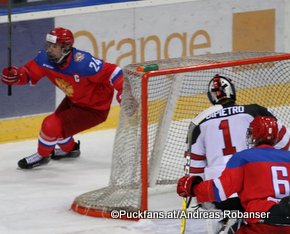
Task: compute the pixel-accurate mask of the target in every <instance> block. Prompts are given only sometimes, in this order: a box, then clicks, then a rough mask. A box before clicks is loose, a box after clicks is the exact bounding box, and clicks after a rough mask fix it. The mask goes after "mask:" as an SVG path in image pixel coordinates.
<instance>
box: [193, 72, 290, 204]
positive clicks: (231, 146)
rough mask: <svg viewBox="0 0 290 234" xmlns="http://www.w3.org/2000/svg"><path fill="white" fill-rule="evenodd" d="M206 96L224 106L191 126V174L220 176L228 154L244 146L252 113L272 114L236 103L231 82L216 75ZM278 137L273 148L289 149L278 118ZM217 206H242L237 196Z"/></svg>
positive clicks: (244, 147) (282, 126) (286, 132)
mask: <svg viewBox="0 0 290 234" xmlns="http://www.w3.org/2000/svg"><path fill="white" fill-rule="evenodd" d="M208 98H209V100H210V102H211V103H212V104H221V105H222V106H223V109H222V110H220V111H218V112H215V113H214V114H212V115H210V116H209V117H207V118H206V119H205V120H204V121H203V122H201V123H200V124H199V126H197V127H196V128H195V129H194V132H193V135H192V139H193V144H192V147H191V165H190V166H191V167H190V174H191V175H196V176H200V177H201V178H203V179H214V178H217V177H219V176H220V174H221V172H222V170H223V169H224V168H225V165H226V163H227V161H228V160H229V159H230V158H231V156H232V155H233V154H234V153H236V152H239V151H241V150H244V149H247V143H246V138H245V136H246V131H247V128H248V126H249V124H250V122H251V121H252V120H253V119H254V117H255V116H258V115H260V116H273V114H272V113H271V112H270V111H268V110H267V109H266V108H265V107H263V106H260V105H257V104H250V105H237V104H236V91H235V86H234V84H233V83H232V81H231V80H230V79H229V78H227V77H224V76H221V75H218V74H217V75H215V76H214V77H213V78H212V79H211V80H210V82H209V85H208ZM278 129H279V138H278V140H277V142H276V144H275V148H278V149H286V150H287V149H289V144H290V140H289V137H290V136H289V131H288V130H287V129H286V127H285V126H284V125H283V124H281V123H280V122H279V121H278ZM215 205H216V208H218V209H241V210H242V209H243V208H242V207H241V206H240V203H239V199H238V198H236V197H235V195H233V198H230V199H228V200H227V201H224V202H220V203H216V204H215Z"/></svg>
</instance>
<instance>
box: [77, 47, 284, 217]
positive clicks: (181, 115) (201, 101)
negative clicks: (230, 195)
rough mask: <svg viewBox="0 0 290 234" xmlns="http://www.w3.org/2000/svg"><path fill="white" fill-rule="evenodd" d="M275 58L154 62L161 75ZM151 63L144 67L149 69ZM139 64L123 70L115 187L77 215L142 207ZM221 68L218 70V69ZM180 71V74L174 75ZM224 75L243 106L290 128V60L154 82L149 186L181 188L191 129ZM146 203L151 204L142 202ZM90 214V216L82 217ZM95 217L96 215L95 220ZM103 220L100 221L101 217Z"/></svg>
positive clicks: (85, 200) (81, 204) (82, 200)
mask: <svg viewBox="0 0 290 234" xmlns="http://www.w3.org/2000/svg"><path fill="white" fill-rule="evenodd" d="M276 55H279V54H278V53H273V52H240V53H238V52H237V53H222V54H209V55H203V56H195V57H190V58H179V59H164V60H159V61H151V62H150V63H156V64H158V66H159V70H163V69H170V68H183V67H187V66H197V65H208V64H224V63H223V62H227V61H236V60H246V59H249V58H260V57H265V56H276ZM146 64H149V63H143V64H142V65H146ZM139 65H140V64H135V65H129V66H127V67H126V68H125V69H124V74H125V81H124V93H123V96H122V106H121V113H120V119H119V125H118V128H117V133H116V136H115V142H114V150H113V161H112V169H111V177H110V184H109V186H108V187H106V188H102V189H99V190H96V191H92V192H89V193H86V194H83V195H80V196H79V197H77V198H76V199H75V201H74V204H73V209H74V210H76V211H78V212H80V210H81V209H83V210H82V211H84V210H90V211H94V210H95V211H101V212H109V211H111V210H114V209H125V210H138V209H140V204H141V193H142V191H141V184H142V178H141V167H142V165H141V139H142V137H143V135H142V131H141V120H142V118H143V117H144V115H143V113H142V108H141V95H142V93H141V82H142V75H143V74H144V73H142V72H136V68H137V67H138V66H139ZM217 67H218V66H217ZM176 71H178V69H175V72H176ZM217 73H218V74H220V75H222V76H226V77H229V78H231V79H232V81H233V83H234V84H235V87H236V91H237V103H238V104H252V103H257V104H260V105H262V106H266V107H268V108H269V109H270V110H272V111H273V112H274V114H275V115H276V116H277V117H278V118H279V119H280V120H281V121H282V122H283V123H284V124H286V125H287V126H288V127H289V126H290V119H289V113H290V57H289V60H278V61H272V62H264V63H254V64H249V65H239V66H228V67H219V68H211V69H204V68H202V70H196V71H187V72H182V73H180V72H178V73H174V71H173V72H172V73H170V74H168V75H161V76H153V77H150V78H149V81H148V86H147V87H148V92H147V95H148V98H147V101H148V116H147V117H148V125H147V130H148V155H147V159H148V177H149V179H148V184H149V185H150V186H155V185H156V184H158V186H159V187H160V186H162V185H163V184H172V183H176V181H177V179H178V178H180V177H181V176H182V175H183V174H184V171H183V165H184V150H185V147H186V146H185V139H186V133H187V128H188V125H189V122H190V119H192V118H193V117H194V116H195V115H197V114H198V113H200V112H201V111H202V110H204V109H205V108H207V107H209V106H210V105H211V104H210V102H209V101H208V99H207V95H206V92H207V85H208V82H209V80H210V79H211V78H212V77H213V76H214V75H215V74H217ZM143 199H147V198H143ZM80 213H85V212H80ZM91 215H94V216H95V214H94V213H93V214H91ZM96 216H99V215H96Z"/></svg>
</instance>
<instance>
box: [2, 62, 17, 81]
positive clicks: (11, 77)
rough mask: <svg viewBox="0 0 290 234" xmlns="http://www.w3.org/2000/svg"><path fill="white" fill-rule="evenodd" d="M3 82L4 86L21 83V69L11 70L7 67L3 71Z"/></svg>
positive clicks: (13, 67)
mask: <svg viewBox="0 0 290 234" xmlns="http://www.w3.org/2000/svg"><path fill="white" fill-rule="evenodd" d="M1 80H2V82H3V83H4V84H7V85H12V84H14V83H16V82H18V81H19V68H18V67H15V66H12V67H11V68H10V69H9V68H8V67H5V68H4V69H3V70H2V74H1Z"/></svg>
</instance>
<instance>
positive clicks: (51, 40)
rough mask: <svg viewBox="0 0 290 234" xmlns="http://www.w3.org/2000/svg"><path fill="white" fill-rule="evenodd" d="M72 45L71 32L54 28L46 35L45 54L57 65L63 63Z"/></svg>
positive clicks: (72, 37)
mask: <svg viewBox="0 0 290 234" xmlns="http://www.w3.org/2000/svg"><path fill="white" fill-rule="evenodd" d="M73 43H74V36H73V34H72V32H71V31H70V30H68V29H65V28H61V27H58V28H54V29H53V30H51V31H50V32H49V33H48V34H47V35H46V54H47V57H48V59H49V60H50V61H51V62H53V63H57V64H61V63H63V62H64V58H65V57H66V56H67V55H68V54H69V53H70V51H71V48H72V46H73Z"/></svg>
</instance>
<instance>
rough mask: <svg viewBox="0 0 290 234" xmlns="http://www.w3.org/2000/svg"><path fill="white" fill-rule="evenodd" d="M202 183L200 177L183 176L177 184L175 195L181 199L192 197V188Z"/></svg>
mask: <svg viewBox="0 0 290 234" xmlns="http://www.w3.org/2000/svg"><path fill="white" fill-rule="evenodd" d="M200 182H202V178H201V177H200V176H183V177H181V178H180V179H179V180H178V182H177V193H178V195H179V196H181V197H194V196H195V194H194V192H193V188H194V186H195V185H197V184H199V183H200Z"/></svg>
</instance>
